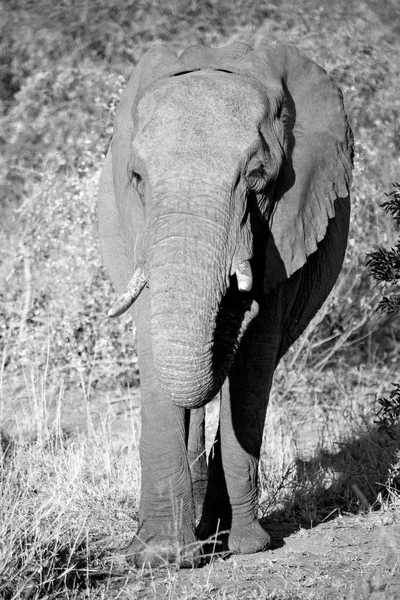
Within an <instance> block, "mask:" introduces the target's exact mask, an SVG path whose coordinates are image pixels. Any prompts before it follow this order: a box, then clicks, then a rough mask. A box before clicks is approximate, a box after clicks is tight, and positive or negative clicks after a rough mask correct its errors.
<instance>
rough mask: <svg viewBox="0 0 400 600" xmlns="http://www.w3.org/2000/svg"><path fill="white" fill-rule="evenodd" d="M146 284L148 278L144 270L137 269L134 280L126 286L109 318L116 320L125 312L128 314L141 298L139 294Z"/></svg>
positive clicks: (110, 311)
mask: <svg viewBox="0 0 400 600" xmlns="http://www.w3.org/2000/svg"><path fill="white" fill-rule="evenodd" d="M146 282H147V277H146V275H145V274H144V271H143V269H141V268H137V269H136V270H135V272H134V274H133V277H132V279H131V280H130V282H129V283H128V285H127V286H126V290H125V292H124V293H123V294H122V295H121V296H120V297H119V298H118V300H117V301H116V302H115V303H114V304H113V306H112V307H111V308H110V310H109V311H108V316H109V317H111V318H114V317H119V316H121V315H123V314H124V312H126V311H127V310H128V308H130V307H131V306H132V304H133V303H134V302H135V300H136V299H137V298H138V297H139V294H140V292H141V291H142V290H143V288H144V286H145V285H146Z"/></svg>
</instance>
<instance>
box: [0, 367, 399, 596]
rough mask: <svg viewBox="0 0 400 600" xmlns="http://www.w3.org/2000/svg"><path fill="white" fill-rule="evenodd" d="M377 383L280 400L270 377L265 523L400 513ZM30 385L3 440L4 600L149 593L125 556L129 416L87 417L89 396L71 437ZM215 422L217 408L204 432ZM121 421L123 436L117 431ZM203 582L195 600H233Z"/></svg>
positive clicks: (131, 481)
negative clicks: (377, 420) (380, 424)
mask: <svg viewBox="0 0 400 600" xmlns="http://www.w3.org/2000/svg"><path fill="white" fill-rule="evenodd" d="M308 375H309V376H310V373H309V374H308ZM382 375H383V374H382V373H381V374H379V373H378V371H377V370H375V372H373V373H372V372H369V373H368V374H364V373H363V372H362V371H352V372H347V373H345V371H343V372H342V374H340V373H339V374H338V373H337V372H335V373H334V372H327V373H325V374H324V375H323V377H321V375H319V377H318V381H319V383H318V385H316V383H315V382H314V387H312V386H311V387H310V381H307V380H305V381H304V382H303V385H301V381H299V382H298V385H297V386H296V387H294V388H293V389H291V390H288V389H287V388H284V387H283V386H282V385H280V384H279V378H280V376H282V372H280V373H278V374H277V377H276V379H277V392H276V393H275V396H274V398H273V399H272V405H271V411H270V414H269V420H268V425H267V427H266V440H265V444H264V451H263V456H262V461H261V469H260V476H261V498H260V500H261V514H262V516H264V517H265V518H266V521H267V522H272V523H273V522H275V523H276V522H282V523H288V522H291V523H294V522H295V523H298V524H301V525H302V526H303V527H305V528H310V527H313V526H314V525H316V524H318V523H321V522H323V521H327V520H329V519H331V518H333V517H335V516H338V515H340V514H346V513H348V512H351V513H354V514H357V513H361V512H365V511H366V512H368V511H371V510H378V509H379V510H380V511H383V513H384V512H385V511H388V510H389V509H390V510H395V511H396V512H397V513H398V512H399V511H400V494H399V460H398V459H399V457H398V455H397V457H396V451H397V452H398V448H399V446H400V435H397V436H396V437H394V438H392V439H390V438H389V437H388V436H387V435H386V434H384V433H381V432H379V431H378V430H377V428H376V425H374V423H373V419H374V414H373V411H372V412H371V408H370V409H368V408H367V406H370V407H371V402H369V401H368V402H366V399H368V400H369V398H370V397H371V394H372V393H373V391H374V390H375V383H374V382H375V381H376V380H377V379H379V377H380V376H382ZM387 377H388V374H387V373H385V379H386V380H387ZM37 381H38V378H37V377H33V376H30V377H27V378H26V384H27V388H28V392H29V393H28V394H27V396H28V398H29V400H28V403H27V404H26V405H25V406H20V408H19V410H15V411H14V414H13V417H14V418H15V422H16V423H18V420H19V419H20V422H21V434H22V435H20V436H19V437H18V436H17V435H14V438H13V439H12V440H11V439H10V440H9V441H10V444H9V445H7V438H6V437H3V446H4V451H3V454H2V459H1V466H0V477H1V499H0V539H1V540H2V544H1V547H0V597H1V598H4V599H5V600H14V599H15V600H16V599H17V598H29V599H39V598H58V597H63V598H83V597H85V598H111V597H116V596H115V593H114V595H113V592H112V590H116V589H117V590H120V591H121V590H123V589H124V584H125V583H126V582H127V581H128V582H129V588H128V589H129V593H130V594H136V592H137V593H139V591H138V590H140V589H141V588H142V587H145V589H147V590H148V589H149V587H148V586H149V574H147V575H145V574H142V575H140V574H137V573H135V574H133V573H132V572H130V571H129V567H128V565H127V563H126V562H125V560H124V558H123V549H124V547H125V546H126V545H127V544H128V543H129V541H130V540H131V538H132V536H133V535H134V532H135V527H136V520H135V518H136V511H137V507H138V490H139V463H138V452H137V442H138V439H137V437H138V427H137V413H135V412H134V411H129V410H128V411H127V412H126V413H125V414H120V415H119V416H118V417H116V416H115V412H113V411H112V407H111V404H110V405H109V408H108V409H107V408H104V407H103V408H102V415H101V416H100V418H97V420H96V419H92V418H91V415H93V414H95V413H94V412H93V410H94V408H95V405H96V397H95V396H94V397H93V398H92V399H91V400H90V401H88V399H87V398H85V397H84V395H83V394H82V397H81V399H80V402H81V404H82V406H83V407H84V408H83V410H82V412H81V416H82V423H81V426H82V427H81V429H82V430H83V432H81V433H79V432H75V433H71V431H70V430H69V429H68V427H67V423H66V420H65V416H64V405H67V404H68V403H67V399H66V398H65V397H63V396H62V395H59V396H58V397H56V398H54V397H53V398H52V397H51V394H49V393H48V391H46V383H45V381H42V382H41V385H38V384H37ZM35 382H36V385H35ZM310 389H311V390H313V391H311V393H310V391H309V390H310ZM307 390H308V391H307ZM280 394H281V395H282V396H284V403H283V405H282V404H281V405H280ZM321 398H324V401H323V402H322V401H321V400H320V399H321ZM310 401H311V405H312V406H313V410H312V412H311V413H310V409H309V406H310V404H309V403H310ZM0 414H1V415H2V418H1V421H2V422H0V430H3V431H5V430H7V427H6V425H7V423H8V424H10V419H9V418H8V417H9V416H10V412H9V411H8V409H7V402H6V398H5V397H4V394H2V400H1V405H0ZM27 414H29V415H30V423H29V425H30V426H29V427H28V424H27V423H28V421H27ZM67 414H68V412H67ZM216 418H217V411H215V409H214V411H212V412H210V415H209V419H208V421H209V425H210V426H211V427H212V426H213V424H214V425H215V419H216ZM121 420H122V421H123V422H124V424H125V425H124V430H123V431H122V430H121V429H120V430H118V428H117V429H116V423H118V422H119V421H121ZM88 424H89V426H88ZM75 425H76V419H75ZM78 429H79V427H78ZM10 431H14V432H15V431H16V429H15V427H14V429H10ZM115 431H117V432H118V431H120V433H119V434H118V435H117V438H116V436H115ZM28 432H29V435H28ZM163 577H164V587H165V586H166V589H168V590H169V596H168V597H169V598H184V597H185V596H182V586H181V585H180V587H179V590H180V591H179V594H178V592H177V589H178V588H177V580H176V577H175V575H174V573H173V572H172V571H168V572H167V573H166V574H165V575H164V576H163ZM150 578H151V575H150ZM204 578H205V579H203V580H202V582H201V584H200V583H198V582H196V583H195V584H193V585H192V588H191V594H192V593H194V592H196V597H197V598H231V597H232V598H235V597H236V596H234V595H233V596H232V595H226V594H227V592H226V591H225V592H224V594H225V595H223V594H222V591H220V592H218V589H215V586H214V587H213V586H211V587H210V585H209V582H207V578H206V572H205V573H204ZM146 586H147V587H146ZM212 590H214V591H212ZM265 593H267V592H265ZM268 593H269V592H268ZM279 593H280V592H279ZM218 594H219V595H218ZM129 597H134V595H131V596H129ZM186 597H187V598H189V597H193V596H192V595H190V596H186ZM248 597H251V596H248ZM254 597H271V598H284V597H285V598H290V597H291V596H290V595H286V596H283V595H279V594H278V590H277V591H276V595H275V596H274V595H271V596H268V595H267V596H254ZM292 597H294V596H292ZM304 597H305V596H304Z"/></svg>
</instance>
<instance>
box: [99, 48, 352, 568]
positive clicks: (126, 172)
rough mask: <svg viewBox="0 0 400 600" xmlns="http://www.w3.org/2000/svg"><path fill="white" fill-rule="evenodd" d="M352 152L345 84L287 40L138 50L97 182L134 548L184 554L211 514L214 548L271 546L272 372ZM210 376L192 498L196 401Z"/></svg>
mask: <svg viewBox="0 0 400 600" xmlns="http://www.w3.org/2000/svg"><path fill="white" fill-rule="evenodd" d="M351 166H352V136H351V131H350V129H349V127H348V124H347V120H346V116H345V114H344V111H343V104H342V99H341V95H340V92H339V91H338V89H337V88H336V86H335V85H334V83H333V82H332V80H331V79H330V77H329V76H328V75H327V74H326V73H325V71H323V70H322V69H321V68H320V67H319V66H317V65H316V64H315V63H314V62H312V61H310V60H309V59H308V58H306V57H305V56H303V55H302V54H300V53H299V52H298V51H297V50H296V49H295V48H292V47H286V46H271V47H261V48H259V49H258V50H257V51H253V50H252V48H250V47H249V46H247V45H246V44H240V43H237V44H233V45H230V46H228V47H226V48H222V49H220V50H213V49H209V48H201V47H191V48H189V49H187V50H186V51H185V52H184V53H183V54H182V55H181V56H180V57H179V58H177V57H176V56H175V55H174V54H173V53H172V52H171V51H170V50H168V49H167V48H165V47H158V48H153V49H152V50H150V51H149V52H148V53H147V54H146V55H145V56H144V57H143V58H142V59H141V61H140V62H139V64H138V65H137V67H136V69H135V71H134V73H133V75H132V77H131V79H130V81H129V83H128V84H127V87H126V90H125V92H124V94H123V97H122V99H121V103H120V107H119V110H118V113H117V116H116V120H115V128H114V137H113V140H112V144H111V147H110V150H109V152H108V155H107V158H106V162H105V166H104V169H103V174H102V179H101V182H100V190H99V223H100V236H101V242H102V252H103V256H104V261H105V264H106V266H107V268H108V271H109V273H110V275H111V277H112V280H113V282H114V284H115V286H116V288H117V289H118V290H119V291H120V293H121V294H122V296H121V298H120V301H119V303H118V304H117V305H116V306H115V307H114V308H113V309H111V311H110V314H111V315H112V316H116V315H118V314H121V313H122V312H124V311H125V310H127V309H128V308H129V307H130V305H131V304H133V302H134V301H135V303H134V318H135V321H136V327H137V348H138V356H139V367H140V378H141V391H142V437H141V442H140V456H141V464H142V489H141V501H140V509H139V530H138V535H137V537H136V538H135V540H134V541H133V543H132V545H131V546H130V548H129V550H128V558H129V560H131V561H132V562H134V563H135V564H136V565H137V566H155V565H159V564H165V562H167V563H168V562H173V563H175V564H177V565H178V566H188V565H192V564H194V565H196V564H198V563H199V560H200V555H201V548H200V546H201V544H198V543H197V544H196V543H195V542H196V540H207V539H208V538H209V537H210V536H212V535H214V534H215V533H216V532H217V531H219V532H221V531H225V532H226V534H225V535H224V536H221V538H220V539H221V540H222V542H221V545H220V546H217V548H225V549H226V548H229V551H230V552H241V553H251V552H257V551H261V550H264V549H266V548H267V547H268V545H269V536H268V534H267V533H266V532H265V531H264V530H263V529H262V527H261V526H260V524H259V522H258V520H257V467H258V460H259V455H260V446H261V440H262V432H263V426H264V420H265V414H266V409H267V404H268V396H269V392H270V387H271V381H272V376H273V373H274V370H275V368H276V366H277V364H278V361H279V359H280V358H281V357H282V355H283V354H284V353H285V352H286V351H287V350H288V348H289V347H290V345H291V344H292V343H293V342H294V341H295V340H296V338H297V337H298V336H299V335H300V334H301V333H302V331H303V330H304V329H305V327H306V326H307V324H308V323H309V321H310V320H311V318H312V317H313V316H314V315H315V313H316V312H317V310H318V309H319V308H320V306H321V304H322V303H323V301H324V300H325V298H326V297H327V295H328V294H329V292H330V290H331V288H332V286H333V284H334V282H335V280H336V278H337V276H338V274H339V271H340V268H341V265H342V261H343V256H344V252H345V247H346V240H347V233H348V222H349V186H350V178H351ZM217 394H219V395H220V397H221V410H220V423H219V430H218V433H217V436H216V441H215V445H214V449H213V453H212V456H211V457H210V458H209V464H208V484H207V490H206V493H205V497H204V503H203V492H204V490H203V487H204V486H203V484H204V481H205V480H206V479H207V466H206V462H205V458H204V406H205V405H206V404H207V403H208V402H209V401H210V400H211V399H212V398H214V397H215V396H216V395H217ZM196 459H197V460H196ZM192 463H194V464H192ZM191 471H192V472H191ZM202 504H203V506H202ZM201 508H202V510H201ZM196 511H197V512H198V516H199V523H198V525H197V528H196V527H195V522H196ZM200 515H201V517H200ZM204 547H205V548H207V545H206V544H204V546H203V551H204Z"/></svg>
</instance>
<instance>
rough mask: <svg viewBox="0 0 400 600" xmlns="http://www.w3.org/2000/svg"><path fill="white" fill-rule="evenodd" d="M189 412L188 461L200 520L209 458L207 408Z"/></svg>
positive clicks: (197, 515)
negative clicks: (206, 444) (206, 438)
mask: <svg viewBox="0 0 400 600" xmlns="http://www.w3.org/2000/svg"><path fill="white" fill-rule="evenodd" d="M188 413H189V431H188V440H187V449H188V461H189V466H190V474H191V478H192V490H193V500H194V507H195V511H196V522H198V521H199V520H200V517H201V513H202V510H203V502H204V496H205V493H206V489H207V479H208V476H207V460H206V449H205V408H204V407H202V408H195V409H192V410H190V411H188Z"/></svg>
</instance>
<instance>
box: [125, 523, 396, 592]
mask: <svg viewBox="0 0 400 600" xmlns="http://www.w3.org/2000/svg"><path fill="white" fill-rule="evenodd" d="M396 521H397V522H396ZM265 525H266V528H267V529H268V530H269V532H270V533H271V535H272V549H271V550H269V551H267V552H264V553H260V554H252V555H247V556H231V557H229V558H227V559H225V560H221V559H218V560H216V561H214V562H213V563H211V564H210V565H208V566H205V567H203V568H200V569H196V570H192V571H185V570H182V571H180V572H178V573H175V574H171V572H168V573H167V572H166V571H165V572H164V573H163V572H161V571H160V572H159V573H152V574H147V575H143V574H141V575H140V576H139V578H138V580H136V581H135V582H133V581H131V582H130V583H128V584H127V585H126V586H125V589H124V591H123V592H122V593H121V590H120V596H119V597H120V598H121V599H122V598H123V599H124V600H128V598H133V597H138V598H148V599H149V600H150V599H161V598H176V599H180V600H189V599H190V600H192V599H193V600H197V599H198V598H210V599H212V598H216V599H226V600H228V599H230V598H244V599H247V598H249V599H250V598H265V599H267V598H271V599H275V598H276V599H284V598H287V599H295V598H299V599H300V598H301V599H302V598H318V599H342V598H343V599H352V600H353V599H354V600H355V599H357V600H358V599H359V598H360V599H362V600H364V599H369V600H384V599H385V600H386V599H398V598H400V523H399V521H398V519H396V517H395V515H394V514H391V513H385V514H381V513H379V514H374V513H372V514H368V515H362V516H361V515H360V516H353V515H352V516H343V517H339V518H336V519H334V520H332V521H330V522H328V523H323V524H321V525H318V526H317V527H315V528H313V529H310V530H305V529H302V530H300V531H296V532H294V533H293V529H295V528H296V527H295V526H293V525H291V524H281V525H278V524H265ZM132 592H134V595H132Z"/></svg>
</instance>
